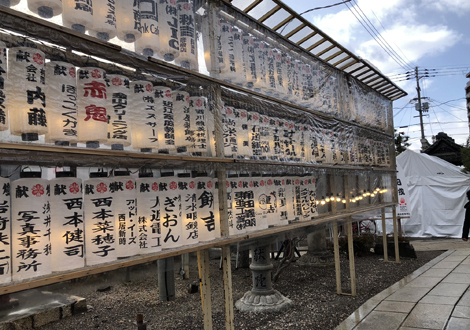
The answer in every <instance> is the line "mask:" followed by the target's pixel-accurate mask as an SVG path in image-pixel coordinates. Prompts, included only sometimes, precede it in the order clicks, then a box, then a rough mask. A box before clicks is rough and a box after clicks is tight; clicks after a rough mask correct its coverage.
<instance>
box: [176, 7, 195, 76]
mask: <svg viewBox="0 0 470 330" xmlns="http://www.w3.org/2000/svg"><path fill="white" fill-rule="evenodd" d="M178 15H179V32H180V35H179V36H180V41H179V42H180V55H179V56H178V58H177V59H176V61H177V62H178V63H179V64H180V65H181V66H182V67H183V68H186V69H191V70H197V69H198V62H197V39H196V22H195V20H194V2H193V0H179V1H178Z"/></svg>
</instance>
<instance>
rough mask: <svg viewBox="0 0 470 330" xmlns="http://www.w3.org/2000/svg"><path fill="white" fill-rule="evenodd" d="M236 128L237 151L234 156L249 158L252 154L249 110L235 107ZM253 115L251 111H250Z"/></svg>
mask: <svg viewBox="0 0 470 330" xmlns="http://www.w3.org/2000/svg"><path fill="white" fill-rule="evenodd" d="M233 114H234V117H235V118H234V119H235V129H236V130H237V153H236V154H234V157H237V158H246V159H249V158H250V155H251V148H250V134H249V126H248V111H246V110H245V109H233ZM250 115H251V113H250Z"/></svg>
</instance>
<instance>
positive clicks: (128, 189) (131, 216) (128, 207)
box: [109, 173, 140, 258]
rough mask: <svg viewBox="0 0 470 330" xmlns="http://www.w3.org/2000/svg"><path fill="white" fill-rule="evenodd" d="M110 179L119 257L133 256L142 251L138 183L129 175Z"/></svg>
mask: <svg viewBox="0 0 470 330" xmlns="http://www.w3.org/2000/svg"><path fill="white" fill-rule="evenodd" d="M126 174H127V173H126ZM115 175H116V173H115ZM110 181H111V182H110V184H109V189H110V191H111V193H112V196H113V204H114V207H113V212H114V228H115V234H116V240H115V241H116V254H117V257H118V258H123V257H131V256H133V255H136V254H139V253H140V248H139V240H138V235H139V223H138V216H137V194H136V183H135V180H134V178H132V177H131V176H128V175H123V176H118V175H116V176H114V177H112V178H110Z"/></svg>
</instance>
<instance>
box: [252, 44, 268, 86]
mask: <svg viewBox="0 0 470 330" xmlns="http://www.w3.org/2000/svg"><path fill="white" fill-rule="evenodd" d="M254 48H255V63H256V78H257V79H256V82H255V83H254V87H255V89H258V90H263V91H265V90H266V89H267V87H268V84H267V78H266V76H267V71H268V61H267V56H268V51H269V46H268V44H267V43H265V42H264V41H261V40H259V39H255V42H254Z"/></svg>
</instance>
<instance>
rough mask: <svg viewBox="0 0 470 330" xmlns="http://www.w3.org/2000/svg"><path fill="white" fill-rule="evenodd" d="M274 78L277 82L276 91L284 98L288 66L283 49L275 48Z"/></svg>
mask: <svg viewBox="0 0 470 330" xmlns="http://www.w3.org/2000/svg"><path fill="white" fill-rule="evenodd" d="M273 56H274V79H275V82H276V93H277V94H278V95H279V97H280V98H282V99H283V98H284V97H285V94H286V88H287V66H286V64H285V62H284V61H285V58H284V56H283V55H282V53H281V51H279V50H277V49H274V50H273Z"/></svg>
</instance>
